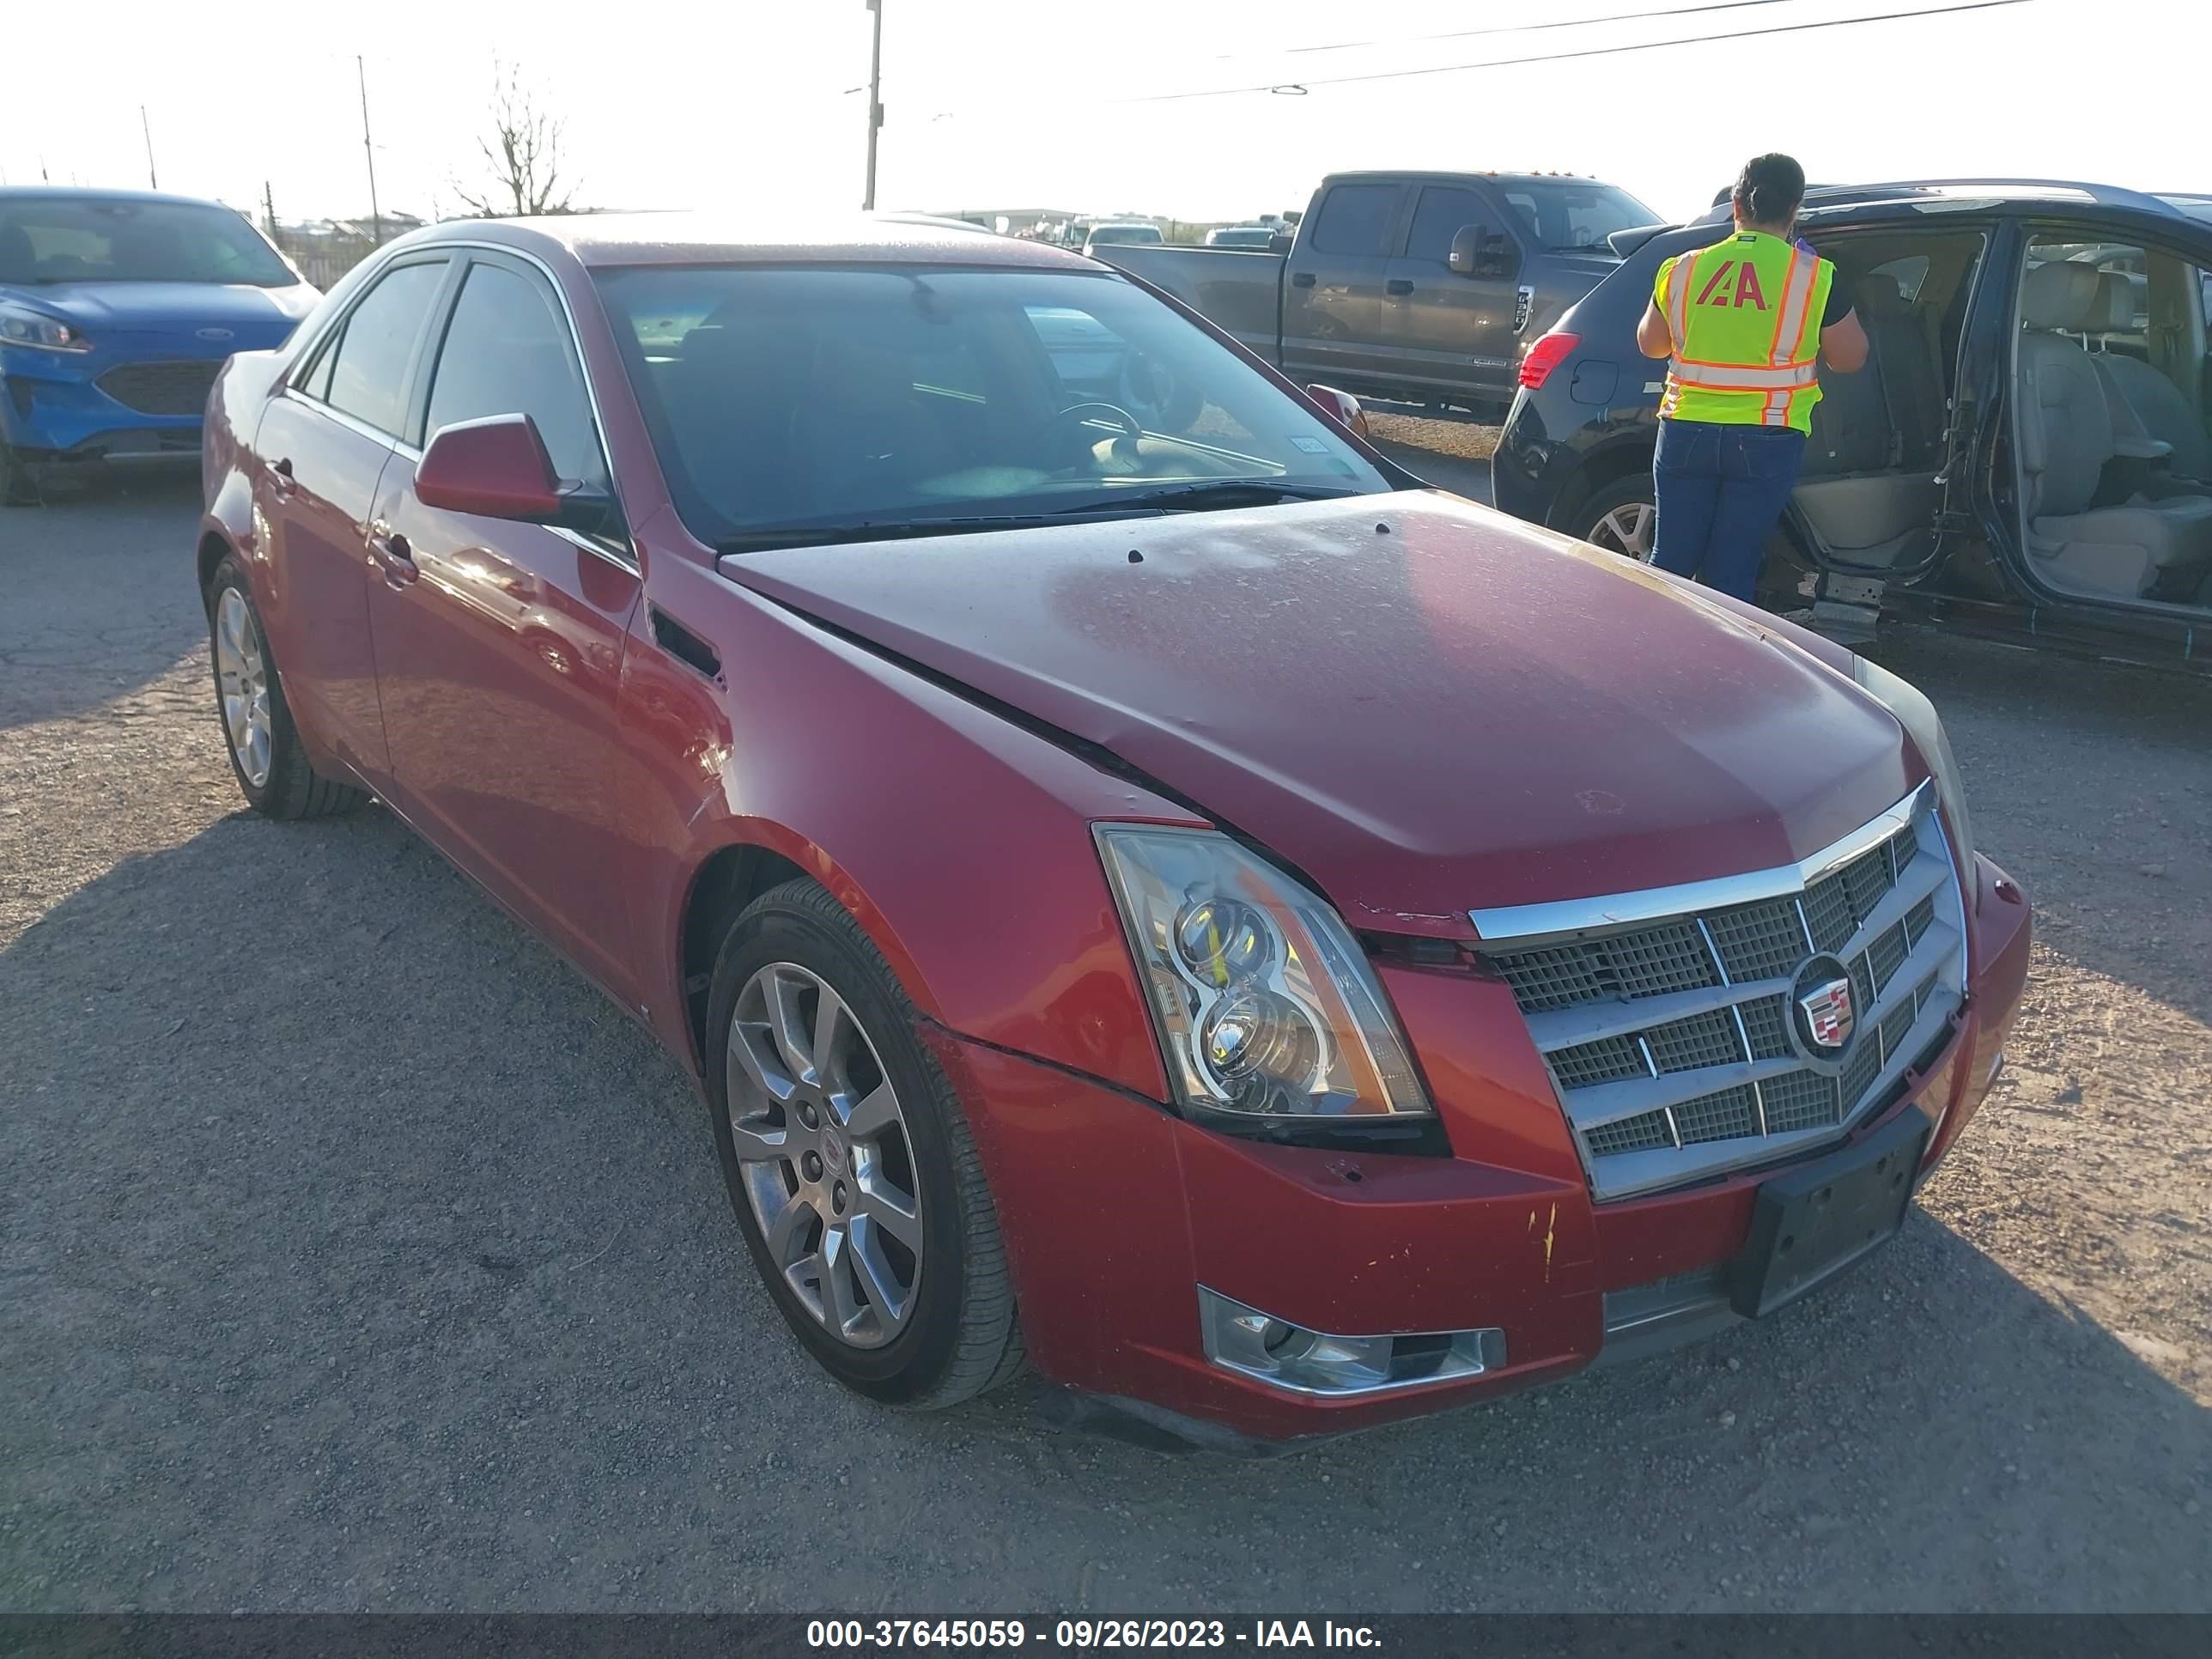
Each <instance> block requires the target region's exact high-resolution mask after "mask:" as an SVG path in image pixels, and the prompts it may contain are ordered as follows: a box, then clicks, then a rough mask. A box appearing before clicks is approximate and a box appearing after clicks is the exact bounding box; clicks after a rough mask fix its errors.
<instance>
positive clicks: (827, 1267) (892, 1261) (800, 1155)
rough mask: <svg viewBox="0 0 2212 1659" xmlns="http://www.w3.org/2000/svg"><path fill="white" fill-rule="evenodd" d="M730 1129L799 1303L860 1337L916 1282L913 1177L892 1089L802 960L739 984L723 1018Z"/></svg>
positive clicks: (874, 1331)
mask: <svg viewBox="0 0 2212 1659" xmlns="http://www.w3.org/2000/svg"><path fill="white" fill-rule="evenodd" d="M726 1067H727V1070H726V1082H727V1085H728V1091H729V1095H728V1097H729V1109H730V1135H731V1139H732V1143H733V1146H734V1148H735V1151H736V1153H737V1158H738V1169H739V1171H740V1173H741V1175H742V1177H743V1182H744V1192H745V1197H746V1200H747V1201H748V1202H749V1203H750V1206H751V1207H752V1213H753V1219H754V1220H755V1221H756V1222H757V1224H758V1225H759V1227H760V1231H761V1237H763V1239H764V1240H766V1241H767V1244H768V1251H769V1258H770V1260H771V1261H773V1262H774V1264H775V1270H776V1271H777V1272H778V1273H781V1274H782V1275H783V1278H784V1281H785V1283H786V1284H787V1285H789V1286H790V1288H791V1290H792V1292H793V1295H794V1296H795V1297H797V1299H798V1301H799V1305H800V1306H801V1307H803V1308H805V1310H806V1311H807V1312H808V1313H809V1314H811V1315H812V1316H813V1317H814V1318H815V1319H816V1320H817V1321H818V1322H820V1323H821V1324H822V1326H823V1328H825V1329H826V1330H828V1331H829V1333H830V1334H831V1335H833V1336H835V1337H836V1338H838V1339H839V1340H841V1341H843V1342H847V1343H849V1344H851V1345H852V1346H854V1347H856V1348H876V1347H881V1346H883V1345H884V1344H885V1343H886V1342H889V1341H890V1340H892V1339H893V1338H895V1337H896V1336H897V1335H898V1334H899V1333H900V1332H901V1331H902V1330H903V1329H905V1328H906V1325H907V1322H908V1318H909V1317H910V1316H912V1314H913V1312H914V1310H915V1305H916V1302H915V1298H916V1293H917V1292H918V1291H920V1290H921V1271H922V1228H921V1191H920V1182H919V1181H918V1179H917V1178H916V1176H915V1168H914V1152H913V1147H912V1145H911V1143H910V1142H909V1141H908V1138H907V1127H906V1119H905V1117H904V1116H903V1115H902V1113H901V1111H900V1109H899V1100H898V1091H896V1089H895V1088H893V1087H892V1085H891V1082H890V1078H889V1076H888V1075H887V1074H886V1073H884V1066H883V1061H882V1060H881V1058H880V1057H879V1056H878V1054H877V1051H876V1045H875V1043H874V1042H873V1040H872V1038H871V1037H870V1036H868V1033H867V1031H866V1029H865V1028H864V1027H863V1026H862V1025H861V1024H860V1020H859V1018H857V1017H856V1016H855V1015H854V1012H853V1010H852V1008H851V1007H850V1006H848V1004H847V1003H846V1001H845V1000H844V999H843V998H842V997H841V996H839V995H838V994H837V993H836V990H834V989H833V988H831V987H830V986H829V983H828V981H825V980H823V978H822V977H821V976H820V975H817V974H815V973H813V972H811V971H810V970H809V969H805V968H802V967H800V966H799V964H798V963H791V962H772V963H769V964H768V965H767V966H765V967H763V968H762V969H759V970H758V971H757V972H756V973H755V974H754V975H753V976H752V977H751V978H750V979H749V980H747V981H745V985H744V989H743V990H742V991H740V992H739V993H738V1001H737V1006H736V1008H735V1010H734V1011H733V1012H732V1018H731V1022H730V1042H729V1053H728V1055H727V1058H726Z"/></svg>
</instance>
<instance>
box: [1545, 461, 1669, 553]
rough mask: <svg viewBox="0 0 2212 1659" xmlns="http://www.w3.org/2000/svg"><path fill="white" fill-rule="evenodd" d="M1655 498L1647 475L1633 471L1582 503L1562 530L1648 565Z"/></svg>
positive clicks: (1656, 516) (1656, 518)
mask: <svg viewBox="0 0 2212 1659" xmlns="http://www.w3.org/2000/svg"><path fill="white" fill-rule="evenodd" d="M1656 496H1657V492H1656V491H1655V490H1654V489H1652V488H1651V479H1650V475H1649V474H1648V473H1640V472H1633V473H1631V474H1630V475H1629V476H1628V477H1626V478H1617V479H1615V480H1614V481H1613V483H1609V484H1607V485H1606V486H1605V488H1604V489H1601V490H1599V491H1598V492H1597V494H1595V495H1593V496H1591V497H1590V498H1589V500H1588V501H1584V502H1583V504H1582V506H1581V507H1578V508H1577V510H1576V512H1575V516H1574V519H1573V520H1572V522H1571V523H1569V524H1568V525H1566V526H1564V527H1565V529H1566V530H1567V531H1568V532H1570V533H1571V534H1573V535H1575V536H1577V537H1579V538H1581V539H1582V540H1583V541H1586V542H1588V543H1589V544H1590V545H1591V546H1592V547H1595V548H1599V549H1601V550H1604V551H1606V552H1607V553H1618V554H1619V555H1620V556H1621V557H1622V558H1624V559H1634V560H1635V561H1637V562H1638V563H1639V564H1649V563H1650V562H1651V551H1652V548H1653V546H1654V544H1655V541H1654V538H1655V537H1656V533H1657V531H1658V526H1659V509H1658V506H1657V501H1656Z"/></svg>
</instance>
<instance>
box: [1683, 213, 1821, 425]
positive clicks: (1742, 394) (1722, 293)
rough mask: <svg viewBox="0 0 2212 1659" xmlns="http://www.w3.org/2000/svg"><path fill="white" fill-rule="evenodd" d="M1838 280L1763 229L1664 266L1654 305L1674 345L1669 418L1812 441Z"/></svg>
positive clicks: (1745, 232)
mask: <svg viewBox="0 0 2212 1659" xmlns="http://www.w3.org/2000/svg"><path fill="white" fill-rule="evenodd" d="M1835 276H1836V268H1835V266H1833V265H1832V264H1829V263H1828V262H1827V261H1826V259H1822V258H1817V257H1815V256H1814V255H1813V254H1810V253H1808V252H1805V251H1804V250H1803V249H1802V248H1801V247H1799V246H1796V243H1794V242H1785V241H1784V240H1782V239H1781V238H1780V237H1779V236H1769V235H1768V234H1766V233H1765V232H1764V231H1758V230H1742V231H1738V232H1737V233H1736V234H1735V235H1733V236H1730V237H1729V238H1728V240H1725V241H1720V242H1716V243H1714V244H1713V245H1712V246H1711V247H1705V248H1699V249H1697V250H1696V251H1695V252H1690V253H1678V254H1676V255H1675V256H1674V258H1671V259H1669V260H1668V261H1667V263H1666V264H1662V265H1661V266H1660V267H1659V277H1658V281H1657V282H1656V283H1654V284H1653V285H1652V300H1653V302H1654V303H1655V304H1656V305H1657V306H1658V307H1659V312H1660V314H1661V315H1662V316H1663V317H1665V318H1666V319H1667V330H1668V333H1670V334H1672V335H1673V336H1674V357H1673V358H1672V359H1671V360H1670V361H1669V362H1668V365H1667V395H1666V396H1665V397H1664V398H1662V399H1661V400H1660V404H1659V414H1660V416H1661V418H1662V419H1667V420H1677V421H1714V422H1720V423H1722V424H1723V425H1728V426H1787V427H1795V428H1796V429H1797V430H1798V431H1800V432H1810V431H1811V430H1812V429H1813V405H1814V404H1817V403H1819V402H1820V371H1819V368H1818V360H1819V358H1820V313H1822V312H1823V311H1824V310H1826V307H1827V304H1828V289H1829V288H1830V287H1831V286H1832V284H1833V283H1834V281H1835Z"/></svg>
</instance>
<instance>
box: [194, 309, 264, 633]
mask: <svg viewBox="0 0 2212 1659" xmlns="http://www.w3.org/2000/svg"><path fill="white" fill-rule="evenodd" d="M281 368H283V358H282V357H281V356H279V355H278V354H277V353H276V352H273V351H246V352H240V354H239V355H238V356H234V357H233V358H232V359H231V360H230V361H229V362H228V363H226V364H224V365H223V369H222V374H218V375H217V376H216V381H215V385H214V386H212V387H211V388H210V390H209V392H208V402H207V411H206V416H205V419H204V421H203V422H201V426H200V498H201V500H202V501H204V503H205V507H204V510H203V512H202V513H201V515H200V535H199V544H198V547H199V566H198V572H199V585H200V587H201V590H202V591H203V592H204V591H205V590H206V587H207V585H208V581H209V579H210V578H211V577H212V576H213V575H214V574H215V568H216V564H217V563H219V562H221V561H222V556H223V555H224V554H225V553H235V554H237V555H238V556H239V558H240V561H241V562H243V563H244V564H245V565H246V569H247V572H248V574H249V577H250V578H251V579H252V580H253V581H254V582H255V584H256V586H257V589H258V586H259V580H260V578H259V575H258V567H259V566H260V564H261V563H262V562H263V561H264V559H265V558H266V556H267V554H266V550H264V547H263V545H262V537H261V534H260V525H259V522H258V520H257V519H256V518H255V516H254V512H253V485H252V480H251V479H250V478H249V477H247V474H246V468H245V466H244V465H243V464H242V463H243V461H244V459H245V458H246V456H247V455H249V454H250V453H252V442H253V436H254V434H255V432H256V430H257V429H258V428H259V426H260V424H261V411H262V410H263V408H264V406H265V405H266V404H267V403H268V399H269V392H270V386H272V385H273V384H274V383H275V381H276V375H277V373H278V371H279V370H280V369H281ZM256 598H257V599H258V600H260V601H262V602H264V604H265V601H266V599H267V595H266V594H264V593H260V592H257V594H256Z"/></svg>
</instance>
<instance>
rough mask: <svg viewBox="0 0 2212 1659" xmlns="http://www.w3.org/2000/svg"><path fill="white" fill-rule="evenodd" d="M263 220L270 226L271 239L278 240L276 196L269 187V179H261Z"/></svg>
mask: <svg viewBox="0 0 2212 1659" xmlns="http://www.w3.org/2000/svg"><path fill="white" fill-rule="evenodd" d="M261 222H262V223H263V224H264V225H266V226H267V227H268V228H269V240H270V241H272V242H273V241H275V240H276V196H275V195H274V194H273V193H271V191H270V188H269V181H268V180H267V179H263V180H262V181H261Z"/></svg>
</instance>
